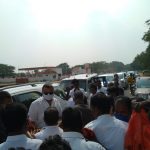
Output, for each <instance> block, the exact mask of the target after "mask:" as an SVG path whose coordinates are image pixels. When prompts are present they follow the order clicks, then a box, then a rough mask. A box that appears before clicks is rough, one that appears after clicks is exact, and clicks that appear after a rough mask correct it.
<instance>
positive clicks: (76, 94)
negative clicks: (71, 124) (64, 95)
mask: <svg viewBox="0 0 150 150" xmlns="http://www.w3.org/2000/svg"><path fill="white" fill-rule="evenodd" d="M74 98H75V99H82V100H83V98H84V95H83V93H82V92H81V91H79V90H77V91H75V92H74Z"/></svg>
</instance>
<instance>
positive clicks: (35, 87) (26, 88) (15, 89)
mask: <svg viewBox="0 0 150 150" xmlns="http://www.w3.org/2000/svg"><path fill="white" fill-rule="evenodd" d="M43 85H44V83H35V84H34V83H32V84H21V85H16V86H7V87H4V88H0V90H3V91H7V92H9V93H10V94H11V95H14V94H16V93H22V92H23V93H25V92H30V91H39V92H42V87H43Z"/></svg>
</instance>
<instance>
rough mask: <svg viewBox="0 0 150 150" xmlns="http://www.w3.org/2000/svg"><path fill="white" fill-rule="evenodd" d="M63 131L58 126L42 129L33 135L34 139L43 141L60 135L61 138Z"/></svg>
mask: <svg viewBox="0 0 150 150" xmlns="http://www.w3.org/2000/svg"><path fill="white" fill-rule="evenodd" d="M62 133H63V130H62V129H61V128H60V127H58V126H47V127H44V128H43V129H42V130H41V131H40V132H38V133H36V134H35V137H36V139H40V140H45V139H46V138H48V137H49V136H54V135H60V136H62Z"/></svg>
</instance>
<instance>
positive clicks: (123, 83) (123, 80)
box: [117, 72, 128, 89]
mask: <svg viewBox="0 0 150 150" xmlns="http://www.w3.org/2000/svg"><path fill="white" fill-rule="evenodd" d="M117 74H118V76H119V84H120V86H121V87H122V88H124V89H127V88H128V81H127V74H126V72H119V73H117Z"/></svg>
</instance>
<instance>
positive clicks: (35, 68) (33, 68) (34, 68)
mask: <svg viewBox="0 0 150 150" xmlns="http://www.w3.org/2000/svg"><path fill="white" fill-rule="evenodd" d="M51 68H59V67H32V68H20V69H18V70H38V69H51Z"/></svg>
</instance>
